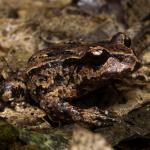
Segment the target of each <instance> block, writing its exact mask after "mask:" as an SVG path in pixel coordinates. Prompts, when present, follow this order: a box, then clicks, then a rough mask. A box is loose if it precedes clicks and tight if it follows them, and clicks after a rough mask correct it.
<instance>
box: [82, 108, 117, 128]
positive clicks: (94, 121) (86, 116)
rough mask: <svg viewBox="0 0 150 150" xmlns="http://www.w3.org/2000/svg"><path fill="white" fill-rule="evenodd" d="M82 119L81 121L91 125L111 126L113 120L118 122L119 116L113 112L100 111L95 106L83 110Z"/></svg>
mask: <svg viewBox="0 0 150 150" xmlns="http://www.w3.org/2000/svg"><path fill="white" fill-rule="evenodd" d="M82 119H83V120H82V121H81V122H83V123H84V124H85V125H87V126H91V127H106V126H112V125H113V124H114V123H115V122H120V119H119V117H118V116H117V115H116V114H115V113H113V112H109V111H107V110H105V111H102V110H100V109H99V108H97V107H94V108H90V109H86V110H84V111H83V112H82Z"/></svg>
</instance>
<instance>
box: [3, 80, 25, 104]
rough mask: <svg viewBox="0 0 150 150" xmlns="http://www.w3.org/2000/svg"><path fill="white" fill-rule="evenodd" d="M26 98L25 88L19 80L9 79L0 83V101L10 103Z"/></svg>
mask: <svg viewBox="0 0 150 150" xmlns="http://www.w3.org/2000/svg"><path fill="white" fill-rule="evenodd" d="M24 96H26V86H25V84H24V83H23V82H22V81H21V80H17V79H9V80H4V81H2V82H1V83H0V100H2V101H3V102H11V101H13V100H14V99H23V98H24Z"/></svg>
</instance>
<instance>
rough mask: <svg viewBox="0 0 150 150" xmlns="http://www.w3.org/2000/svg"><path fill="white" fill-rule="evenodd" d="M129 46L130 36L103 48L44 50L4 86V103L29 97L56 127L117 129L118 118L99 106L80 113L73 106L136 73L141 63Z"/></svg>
mask: <svg viewBox="0 0 150 150" xmlns="http://www.w3.org/2000/svg"><path fill="white" fill-rule="evenodd" d="M130 44H131V40H130V38H129V37H128V36H127V35H125V34H123V33H117V34H116V35H114V36H113V37H112V39H111V40H110V41H108V42H106V43H102V44H100V43H98V44H93V45H75V46H74V45H72V44H70V45H64V46H56V47H54V48H49V49H48V48H47V49H44V50H40V51H38V52H37V53H35V54H34V55H33V56H32V57H31V58H30V59H29V60H28V63H27V65H26V67H25V69H24V71H22V72H21V73H19V75H18V76H16V78H13V76H12V77H10V78H9V79H7V80H5V81H3V83H1V87H0V88H1V92H0V96H1V101H4V102H8V101H12V100H14V99H15V98H20V97H21V98H25V97H26V96H27V95H28V97H30V98H31V99H32V100H33V101H35V102H36V103H37V104H38V105H39V106H40V108H42V109H43V110H44V111H45V112H46V113H47V115H48V116H49V117H50V118H51V119H52V120H53V121H56V122H63V123H72V122H76V123H83V124H86V125H89V126H94V127H102V126H108V125H112V124H113V123H114V122H116V121H118V117H117V116H116V115H115V114H114V113H112V112H109V111H107V110H102V109H100V108H99V107H97V105H96V106H92V107H90V108H89V107H85V108H84V107H79V106H77V105H73V101H74V100H75V99H78V100H79V99H80V100H81V101H82V99H83V98H84V97H86V96H88V95H90V94H91V93H94V91H98V89H100V88H101V89H102V88H103V87H108V86H109V84H110V81H111V80H115V79H119V80H122V79H123V78H124V77H126V76H128V75H130V74H131V73H132V72H133V71H135V70H136V69H137V68H138V66H139V61H138V59H137V57H136V56H135V54H134V51H133V50H132V49H131V48H130ZM107 94H109V93H107ZM99 101H100V100H99Z"/></svg>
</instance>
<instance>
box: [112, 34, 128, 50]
mask: <svg viewBox="0 0 150 150" xmlns="http://www.w3.org/2000/svg"><path fill="white" fill-rule="evenodd" d="M111 43H115V44H124V45H125V46H126V47H130V45H131V39H130V38H129V37H128V36H127V35H125V34H124V33H121V32H119V33H117V34H116V35H114V36H113V37H112V39H111Z"/></svg>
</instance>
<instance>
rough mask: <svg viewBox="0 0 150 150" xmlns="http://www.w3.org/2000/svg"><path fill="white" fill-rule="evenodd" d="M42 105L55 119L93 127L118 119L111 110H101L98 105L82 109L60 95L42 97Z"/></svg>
mask: <svg viewBox="0 0 150 150" xmlns="http://www.w3.org/2000/svg"><path fill="white" fill-rule="evenodd" d="M40 107H41V108H42V109H43V110H45V111H46V112H47V113H48V115H49V116H50V117H51V119H52V120H53V121H58V122H59V121H60V122H65V123H72V122H77V123H82V124H86V125H88V126H92V127H102V126H110V125H112V124H113V123H114V122H117V121H118V117H116V115H114V114H113V113H111V112H108V111H101V110H100V109H98V108H97V107H93V108H90V109H80V108H78V107H76V106H73V105H71V104H70V103H69V102H66V101H64V100H62V99H60V98H59V97H48V98H47V99H41V101H40Z"/></svg>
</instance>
